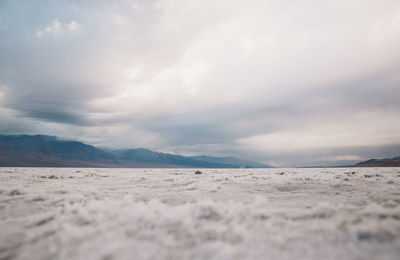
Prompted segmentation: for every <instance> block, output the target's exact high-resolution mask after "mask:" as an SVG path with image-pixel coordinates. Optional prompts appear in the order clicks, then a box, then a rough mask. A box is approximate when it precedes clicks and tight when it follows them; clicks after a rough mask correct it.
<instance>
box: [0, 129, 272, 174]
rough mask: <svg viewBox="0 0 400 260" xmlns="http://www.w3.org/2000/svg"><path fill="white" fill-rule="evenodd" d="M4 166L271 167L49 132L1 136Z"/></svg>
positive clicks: (1, 160) (0, 157)
mask: <svg viewBox="0 0 400 260" xmlns="http://www.w3.org/2000/svg"><path fill="white" fill-rule="evenodd" d="M0 166H3V167H7V166H8V167H143V168H144V167H157V168H183V167H184V168H186V167H187V168H191V167H196V168H270V167H271V166H269V165H267V164H262V163H257V162H253V161H248V160H241V159H237V158H234V157H211V156H182V155H175V154H168V153H160V152H154V151H151V150H148V149H144V148H136V149H124V150H103V149H99V148H96V147H94V146H92V145H88V144H84V143H82V142H77V141H70V140H62V139H60V138H57V137H55V136H48V135H0Z"/></svg>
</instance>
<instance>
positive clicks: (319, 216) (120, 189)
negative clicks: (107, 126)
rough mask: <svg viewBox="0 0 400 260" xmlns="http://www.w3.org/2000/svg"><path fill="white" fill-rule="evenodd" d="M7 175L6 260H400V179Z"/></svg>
mask: <svg viewBox="0 0 400 260" xmlns="http://www.w3.org/2000/svg"><path fill="white" fill-rule="evenodd" d="M194 172H195V170H193V169H57V168H1V169H0V230H1V232H0V259H55V258H56V259H133V258H134V259H298V258H301V259H338V258H344V259H398V257H399V255H400V189H399V186H400V185H399V184H400V169H399V168H368V169H367V168H357V169H344V168H340V169H339V168H337V169H234V170H233V169H232V170H226V169H223V170H222V169H207V170H205V169H204V170H202V174H196V175H195V174H194Z"/></svg>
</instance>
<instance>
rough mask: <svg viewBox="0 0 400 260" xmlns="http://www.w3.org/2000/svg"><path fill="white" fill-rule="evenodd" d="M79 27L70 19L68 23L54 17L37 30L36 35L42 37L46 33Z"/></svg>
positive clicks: (52, 33) (72, 29) (55, 33)
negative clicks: (46, 24) (49, 22)
mask: <svg viewBox="0 0 400 260" xmlns="http://www.w3.org/2000/svg"><path fill="white" fill-rule="evenodd" d="M79 27H80V25H79V24H78V23H77V22H75V21H71V22H70V23H60V22H59V21H58V19H55V20H54V21H53V22H52V23H51V24H49V25H48V26H46V27H45V28H43V29H40V30H37V31H36V37H37V38H42V37H43V36H44V35H46V34H50V35H57V34H61V33H63V32H65V31H70V32H73V31H77V30H79Z"/></svg>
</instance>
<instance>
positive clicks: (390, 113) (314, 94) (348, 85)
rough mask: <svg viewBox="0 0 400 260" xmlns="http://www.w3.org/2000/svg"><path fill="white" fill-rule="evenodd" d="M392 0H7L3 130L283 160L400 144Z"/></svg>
mask: <svg viewBox="0 0 400 260" xmlns="http://www.w3.org/2000/svg"><path fill="white" fill-rule="evenodd" d="M399 46H400V1H398V0H333V1H320V0H315V1H313V0H301V1H300V0H299V1H297V0H290V1H289V0H271V1H270V0H259V1H258V0H246V1H244V0H241V1H235V0H219V1H215V0H201V1H198V0H197V1H194V0H158V1H150V0H121V1H108V0H107V1H101V0H100V1H99V0H96V1H95V0H92V1H89V0H88V1H78V0H76V1H72V0H68V1H67V0H66V1H58V0H57V1H50V0H48V1H41V0H37V1H31V0H26V1H23V0H21V1H15V0H9V1H7V0H0V133H3V134H20V133H26V134H37V133H40V134H50V135H56V136H60V137H62V138H71V139H77V140H81V141H84V142H86V143H90V144H93V145H97V146H100V147H110V148H128V147H146V148H150V149H153V150H158V151H164V152H173V153H179V154H186V155H189V154H190V155H192V154H193V155H195V154H208V155H217V156H239V157H243V158H247V159H251V158H253V159H256V160H259V161H262V162H266V163H270V164H273V165H276V166H294V165H306V164H310V163H311V164H315V163H326V162H333V161H335V160H339V161H340V160H355V161H357V160H362V159H367V158H369V157H387V156H389V157H390V156H394V155H400V47H399Z"/></svg>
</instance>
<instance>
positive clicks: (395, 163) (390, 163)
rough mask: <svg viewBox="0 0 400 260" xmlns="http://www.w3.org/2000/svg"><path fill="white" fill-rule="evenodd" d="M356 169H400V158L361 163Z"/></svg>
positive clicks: (371, 160)
mask: <svg viewBox="0 0 400 260" xmlns="http://www.w3.org/2000/svg"><path fill="white" fill-rule="evenodd" d="M354 166H355V167H400V156H397V157H393V158H386V159H370V160H367V161H363V162H359V163H357V164H355V165H354Z"/></svg>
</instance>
